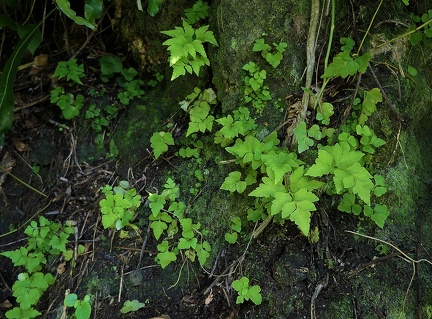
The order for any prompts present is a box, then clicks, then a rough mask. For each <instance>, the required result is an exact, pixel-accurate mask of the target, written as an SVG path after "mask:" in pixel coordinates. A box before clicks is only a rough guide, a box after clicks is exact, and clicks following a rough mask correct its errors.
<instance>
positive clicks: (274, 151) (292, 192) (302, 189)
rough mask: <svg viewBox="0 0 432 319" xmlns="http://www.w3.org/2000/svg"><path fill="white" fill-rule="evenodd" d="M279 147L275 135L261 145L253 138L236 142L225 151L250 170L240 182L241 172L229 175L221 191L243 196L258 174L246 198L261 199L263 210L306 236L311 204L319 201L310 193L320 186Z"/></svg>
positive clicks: (289, 153)
mask: <svg viewBox="0 0 432 319" xmlns="http://www.w3.org/2000/svg"><path fill="white" fill-rule="evenodd" d="M278 144H279V140H278V139H277V137H276V133H275V132H274V133H272V134H270V135H269V136H267V137H266V138H265V139H264V140H263V141H259V140H258V139H257V138H256V137H254V136H252V135H247V136H245V137H244V139H241V138H238V139H236V141H235V144H234V145H233V146H230V147H227V148H226V150H227V152H228V153H231V154H233V155H235V156H236V158H237V160H238V162H239V164H240V165H241V166H242V167H249V169H247V170H246V172H247V174H246V176H245V177H244V178H243V179H242V173H241V172H240V171H233V172H231V173H230V174H229V175H228V176H227V177H226V178H225V180H224V182H223V184H222V185H221V189H224V190H228V191H230V192H239V193H242V192H244V191H245V190H246V188H247V187H248V186H250V185H255V184H256V182H257V173H260V174H261V175H262V178H261V182H260V183H259V184H258V186H256V187H255V189H254V190H252V191H251V192H250V193H249V196H252V197H257V198H260V199H261V200H262V202H263V203H267V204H265V206H266V209H267V211H268V214H269V215H271V216H276V215H279V217H280V218H279V219H282V220H285V219H289V220H291V221H293V222H294V223H295V224H296V225H297V226H298V227H299V228H300V230H301V231H302V233H303V234H305V235H306V236H307V235H308V233H309V227H310V220H311V213H310V212H311V211H314V210H316V207H315V205H314V202H316V201H318V197H317V196H316V195H315V194H314V193H313V190H315V189H318V188H319V187H321V186H322V185H323V183H321V182H318V181H316V180H313V179H310V178H308V177H307V176H305V174H304V171H305V169H304V166H303V165H302V164H304V163H303V162H302V161H300V160H299V159H298V158H297V156H296V154H295V153H293V152H289V151H288V150H286V149H283V148H280V147H278ZM287 176H289V178H287Z"/></svg>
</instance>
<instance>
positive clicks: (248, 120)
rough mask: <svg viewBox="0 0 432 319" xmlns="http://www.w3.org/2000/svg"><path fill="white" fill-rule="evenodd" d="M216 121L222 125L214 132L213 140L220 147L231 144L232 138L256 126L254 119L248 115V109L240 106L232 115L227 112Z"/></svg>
mask: <svg viewBox="0 0 432 319" xmlns="http://www.w3.org/2000/svg"><path fill="white" fill-rule="evenodd" d="M216 122H217V123H218V124H219V125H221V126H222V127H221V128H220V129H219V131H217V132H216V133H215V137H214V142H215V143H216V144H220V145H221V146H222V147H226V146H229V145H231V144H232V143H233V142H234V139H235V138H237V137H239V136H245V135H248V134H251V133H252V132H254V130H255V129H256V127H257V124H256V123H255V120H254V119H253V118H252V117H251V116H250V112H249V109H248V108H247V107H244V106H240V107H239V108H238V109H237V110H234V111H233V115H231V114H228V115H227V116H225V117H221V118H219V119H217V120H216Z"/></svg>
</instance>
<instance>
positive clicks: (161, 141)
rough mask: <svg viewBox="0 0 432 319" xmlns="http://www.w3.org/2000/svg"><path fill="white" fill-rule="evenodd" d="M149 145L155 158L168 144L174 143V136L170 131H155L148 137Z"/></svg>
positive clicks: (165, 149) (163, 151) (164, 150)
mask: <svg viewBox="0 0 432 319" xmlns="http://www.w3.org/2000/svg"><path fill="white" fill-rule="evenodd" d="M150 143H151V144H150V145H151V147H152V148H153V154H154V156H155V158H156V159H158V158H159V156H161V155H162V154H163V153H165V152H166V151H168V145H174V138H173V136H172V134H171V133H170V132H155V133H153V135H152V136H151V138H150Z"/></svg>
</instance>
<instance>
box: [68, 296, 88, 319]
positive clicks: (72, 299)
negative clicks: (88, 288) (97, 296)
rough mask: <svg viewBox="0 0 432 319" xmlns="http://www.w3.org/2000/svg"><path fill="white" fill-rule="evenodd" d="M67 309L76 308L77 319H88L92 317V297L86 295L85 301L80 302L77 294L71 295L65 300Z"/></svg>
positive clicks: (75, 315)
mask: <svg viewBox="0 0 432 319" xmlns="http://www.w3.org/2000/svg"><path fill="white" fill-rule="evenodd" d="M64 305H65V306H66V307H70V308H75V312H74V317H75V318H76V319H88V318H90V315H91V296H90V295H85V296H84V299H83V300H79V299H78V296H77V295H76V294H69V295H67V296H66V298H65V299H64Z"/></svg>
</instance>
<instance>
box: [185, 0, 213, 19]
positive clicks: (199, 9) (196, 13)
mask: <svg viewBox="0 0 432 319" xmlns="http://www.w3.org/2000/svg"><path fill="white" fill-rule="evenodd" d="M184 13H185V16H186V21H187V23H189V24H190V25H192V24H194V23H196V22H198V21H199V20H201V19H205V18H208V16H209V6H208V4H207V2H204V1H202V0H198V1H197V2H195V4H194V5H193V6H192V8H188V9H186V10H185V11H184Z"/></svg>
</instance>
